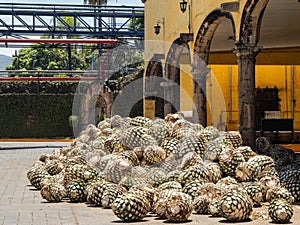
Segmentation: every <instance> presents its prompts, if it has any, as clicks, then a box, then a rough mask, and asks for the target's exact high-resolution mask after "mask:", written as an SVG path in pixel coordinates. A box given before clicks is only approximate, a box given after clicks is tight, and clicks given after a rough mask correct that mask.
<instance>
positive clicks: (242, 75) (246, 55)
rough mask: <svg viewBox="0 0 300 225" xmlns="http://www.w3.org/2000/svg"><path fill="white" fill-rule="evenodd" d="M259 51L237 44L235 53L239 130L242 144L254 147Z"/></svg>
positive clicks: (259, 49) (255, 48)
mask: <svg viewBox="0 0 300 225" xmlns="http://www.w3.org/2000/svg"><path fill="white" fill-rule="evenodd" d="M260 51H261V48H258V47H246V46H244V45H243V46H240V45H237V47H236V49H235V51H234V52H235V53H236V55H237V58H238V60H237V61H238V109H239V112H238V116H239V124H238V125H239V132H240V133H241V135H242V139H243V144H244V145H248V146H250V147H251V148H254V147H255V139H256V123H255V116H256V107H255V57H256V56H257V54H258V53H259V52H260Z"/></svg>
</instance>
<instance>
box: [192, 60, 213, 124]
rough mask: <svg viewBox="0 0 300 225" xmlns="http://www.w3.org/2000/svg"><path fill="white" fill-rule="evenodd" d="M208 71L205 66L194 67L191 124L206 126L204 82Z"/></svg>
mask: <svg viewBox="0 0 300 225" xmlns="http://www.w3.org/2000/svg"><path fill="white" fill-rule="evenodd" d="M209 72H210V69H209V68H208V67H207V65H206V64H203V65H201V66H197V67H194V68H193V70H192V74H193V83H194V89H193V104H194V106H193V120H194V121H193V122H195V123H200V124H201V125H203V126H205V127H206V126H207V108H206V80H207V76H208V74H209Z"/></svg>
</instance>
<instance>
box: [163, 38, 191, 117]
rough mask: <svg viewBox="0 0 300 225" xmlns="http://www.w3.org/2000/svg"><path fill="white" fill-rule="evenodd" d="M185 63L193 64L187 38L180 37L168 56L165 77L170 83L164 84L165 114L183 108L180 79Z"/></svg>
mask: <svg viewBox="0 0 300 225" xmlns="http://www.w3.org/2000/svg"><path fill="white" fill-rule="evenodd" d="M183 64H188V65H191V60H190V48H189V45H188V43H187V40H185V39H184V38H181V37H180V38H177V39H176V40H175V41H174V42H173V43H172V45H171V47H170V49H169V51H168V54H167V57H166V63H165V77H164V78H165V79H166V81H167V82H166V83H168V84H166V85H165V86H164V91H165V104H164V115H167V114H168V113H175V112H177V111H180V110H181V102H180V99H181V95H182V93H181V91H182V90H181V88H180V83H181V82H180V80H181V74H182V73H184V71H181V66H182V65H183ZM185 73H186V72H185Z"/></svg>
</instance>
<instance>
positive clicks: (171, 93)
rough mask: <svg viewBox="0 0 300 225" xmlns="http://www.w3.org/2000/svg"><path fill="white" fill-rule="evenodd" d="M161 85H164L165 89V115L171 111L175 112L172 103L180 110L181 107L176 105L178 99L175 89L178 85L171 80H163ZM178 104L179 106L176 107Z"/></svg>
mask: <svg viewBox="0 0 300 225" xmlns="http://www.w3.org/2000/svg"><path fill="white" fill-rule="evenodd" d="M160 86H161V87H163V90H164V100H165V103H164V116H166V115H168V114H169V113H175V112H174V111H173V110H172V109H173V107H172V104H173V105H174V107H175V109H176V110H177V111H179V110H180V109H179V108H178V106H177V105H176V103H177V102H178V101H176V97H178V96H176V93H175V92H176V91H175V89H176V88H177V86H178V85H176V83H174V82H173V81H171V80H167V81H165V82H161V83H160ZM176 106H177V107H176Z"/></svg>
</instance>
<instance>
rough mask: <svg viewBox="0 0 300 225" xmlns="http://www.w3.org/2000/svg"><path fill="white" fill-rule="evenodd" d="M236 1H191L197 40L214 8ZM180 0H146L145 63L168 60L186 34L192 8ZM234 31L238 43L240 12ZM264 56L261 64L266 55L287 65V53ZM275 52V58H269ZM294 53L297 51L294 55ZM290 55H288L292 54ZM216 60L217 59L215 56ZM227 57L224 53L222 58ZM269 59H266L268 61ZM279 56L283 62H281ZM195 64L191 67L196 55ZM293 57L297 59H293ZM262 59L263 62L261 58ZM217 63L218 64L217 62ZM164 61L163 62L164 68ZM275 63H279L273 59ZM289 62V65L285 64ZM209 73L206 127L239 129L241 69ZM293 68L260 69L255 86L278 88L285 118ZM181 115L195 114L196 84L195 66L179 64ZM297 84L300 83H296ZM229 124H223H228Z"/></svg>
mask: <svg viewBox="0 0 300 225" xmlns="http://www.w3.org/2000/svg"><path fill="white" fill-rule="evenodd" d="M231 1H232V0H214V1H209V0H187V2H188V3H189V4H190V6H191V11H190V17H191V19H190V25H191V26H190V33H193V34H194V41H195V40H196V36H197V33H198V31H199V28H200V26H201V24H202V23H203V21H204V19H205V18H206V16H207V15H208V14H209V13H210V12H212V11H213V10H215V9H217V8H219V7H220V5H221V3H224V2H231ZM179 2H180V1H179V0H177V1H174V0H164V1H158V0H156V1H155V0H147V1H146V2H145V27H147V29H145V56H144V58H145V65H146V66H147V62H148V61H149V60H150V59H151V58H152V57H153V54H163V55H164V56H165V58H166V57H167V54H168V51H169V49H170V46H171V44H172V43H173V42H174V41H175V40H176V39H177V38H179V36H180V33H188V32H189V30H188V23H189V19H188V18H189V17H188V16H189V13H188V10H187V11H186V12H185V13H182V12H181V11H180V8H179ZM239 2H240V9H243V8H244V6H245V4H246V2H247V1H246V0H240V1H239ZM232 15H233V18H234V21H235V27H236V39H237V40H238V39H239V34H240V32H239V29H240V24H241V19H242V10H240V11H239V12H232ZM157 23H158V24H159V25H160V26H161V30H160V33H159V34H158V35H156V34H155V33H154V25H155V24H157ZM194 41H191V42H190V43H189V46H190V50H191V52H193V51H194V49H193V48H194ZM263 53H264V52H262V53H260V54H259V55H258V56H257V59H258V61H259V62H261V63H264V62H266V57H267V58H268V57H269V58H270V57H272V54H273V55H274V54H275V56H274V59H275V58H276V59H278V60H279V62H278V63H280V62H286V61H282V60H280V59H282V58H283V59H286V58H287V56H286V55H279V57H278V55H276V54H277V53H272V54H271V53H268V54H269V55H268V54H263ZM270 54H271V55H270ZM291 54H295V53H291ZM289 55H290V54H289ZM212 57H213V56H212ZM220 57H221V58H222V57H224V56H223V55H221V56H220ZM231 57H232V61H233V63H236V56H235V55H233V54H231ZM264 57H265V58H264ZM280 57H281V58H280ZM191 58H192V62H191V63H193V56H192V57H191ZM294 58H295V57H294ZM260 59H261V60H260ZM217 61H219V60H215V61H214V63H218V62H217ZM164 63H165V60H164V59H163V60H162V64H163V66H164ZM270 63H272V64H276V63H277V61H274V60H273V61H272V60H271V61H270ZM286 63H288V62H286ZM210 68H211V73H210V75H209V77H208V79H207V106H208V124H211V125H214V126H218V127H219V128H221V129H223V128H224V126H225V127H226V129H228V130H237V129H238V125H237V121H238V112H237V110H238V68H237V65H232V66H228V65H215V64H214V65H210ZM291 68H292V67H291V66H264V65H258V66H256V87H260V88H265V87H274V86H276V87H277V88H278V89H279V98H280V99H281V102H280V110H281V114H282V117H291V116H292V115H291V111H292V109H293V104H292V102H293V101H292V95H293V94H292V88H291V86H292V82H291V81H292V80H291V77H292V69H291ZM180 69H181V76H180V83H181V93H180V104H181V108H180V110H181V111H191V110H192V101H191V100H192V94H193V93H192V92H193V82H192V77H191V72H190V71H191V67H190V66H189V65H181V68H180ZM298 84H299V85H298ZM293 93H294V102H295V103H294V117H295V118H294V121H295V123H294V125H295V130H300V103H299V102H298V99H300V66H294V90H293ZM224 124H225V125H224Z"/></svg>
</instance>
